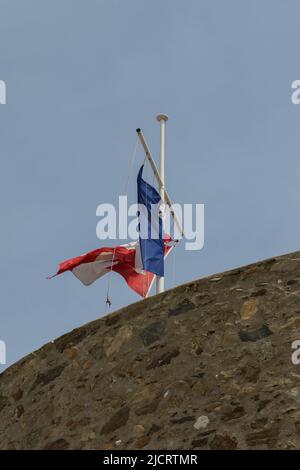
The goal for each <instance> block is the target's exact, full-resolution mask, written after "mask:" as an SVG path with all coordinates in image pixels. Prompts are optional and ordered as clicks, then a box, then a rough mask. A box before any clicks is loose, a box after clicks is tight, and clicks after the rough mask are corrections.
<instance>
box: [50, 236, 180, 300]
mask: <svg viewBox="0 0 300 470" xmlns="http://www.w3.org/2000/svg"><path fill="white" fill-rule="evenodd" d="M170 242H172V239H171V237H169V236H166V237H165V239H164V257H165V258H166V257H167V256H168V254H169V253H170V251H171V250H172V248H173V246H172V245H170V244H169V243H170ZM66 271H71V272H72V273H73V274H74V276H76V277H77V278H78V279H79V280H80V281H81V282H82V284H84V285H85V286H89V285H90V284H93V282H95V281H96V280H97V279H99V278H100V277H102V276H104V275H105V274H108V273H109V272H110V271H115V272H117V273H119V274H120V275H121V276H122V277H123V278H124V279H125V281H126V282H127V285H128V286H129V287H130V288H131V289H133V290H134V291H135V292H136V293H137V294H138V295H140V296H141V297H147V296H148V294H149V291H150V289H151V287H152V284H153V281H154V279H155V274H153V273H152V272H149V271H145V270H144V268H143V264H142V258H141V253H140V247H139V241H136V242H132V243H127V244H125V245H119V246H116V247H103V248H98V249H96V250H93V251H90V252H88V253H85V254H84V255H81V256H77V257H76V258H71V259H68V260H67V261H63V262H62V263H60V265H59V269H58V271H57V273H56V274H55V275H54V276H52V277H55V276H58V275H59V274H62V273H64V272H66Z"/></svg>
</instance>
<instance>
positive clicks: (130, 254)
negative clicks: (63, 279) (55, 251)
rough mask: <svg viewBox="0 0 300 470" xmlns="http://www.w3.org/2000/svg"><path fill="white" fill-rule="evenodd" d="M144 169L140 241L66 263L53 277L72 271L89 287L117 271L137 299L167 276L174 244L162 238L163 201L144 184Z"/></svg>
mask: <svg viewBox="0 0 300 470" xmlns="http://www.w3.org/2000/svg"><path fill="white" fill-rule="evenodd" d="M143 167H144V166H142V167H141V168H140V171H139V173H138V177H137V192H138V205H139V226H140V236H139V240H137V241H134V242H131V243H127V244H125V245H119V246H115V247H103V248H97V249H96V250H93V251H89V252H88V253H85V254H83V255H80V256H77V257H76V258H71V259H68V260H66V261H63V262H62V263H60V264H59V269H58V271H57V273H56V274H54V276H52V277H55V276H58V275H59V274H62V273H64V272H66V271H71V272H72V273H73V274H74V276H76V277H77V278H78V279H79V280H80V281H81V282H82V284H84V285H85V286H89V285H90V284H93V282H95V281H96V280H97V279H99V278H100V277H102V276H104V275H105V274H107V273H109V272H110V271H115V272H117V273H119V274H120V275H121V276H122V277H123V278H124V279H125V281H126V282H127V285H128V286H129V287H130V288H131V289H133V290H134V291H135V292H136V293H137V294H138V295H140V296H142V297H147V296H148V294H149V292H150V289H151V287H152V284H153V281H154V279H155V276H156V275H157V276H163V275H164V259H165V258H166V257H167V256H168V254H169V253H170V251H171V250H172V248H173V245H172V244H171V242H172V241H173V240H172V238H171V237H170V236H169V235H164V236H163V227H162V219H161V217H160V204H161V198H160V195H159V194H158V192H157V191H156V189H155V188H153V186H151V185H150V184H148V183H146V181H144V180H143V178H142V173H143Z"/></svg>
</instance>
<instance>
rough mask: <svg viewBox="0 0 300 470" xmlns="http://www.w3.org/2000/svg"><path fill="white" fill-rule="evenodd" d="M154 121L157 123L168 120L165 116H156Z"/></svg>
mask: <svg viewBox="0 0 300 470" xmlns="http://www.w3.org/2000/svg"><path fill="white" fill-rule="evenodd" d="M156 119H157V120H158V121H167V120H168V119H169V116H168V115H167V114H158V115H157V116H156Z"/></svg>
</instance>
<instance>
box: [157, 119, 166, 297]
mask: <svg viewBox="0 0 300 470" xmlns="http://www.w3.org/2000/svg"><path fill="white" fill-rule="evenodd" d="M156 119H157V120H158V122H159V123H160V152H159V162H160V166H159V174H160V184H159V193H160V197H161V200H162V202H163V203H164V202H165V152H166V122H167V120H168V116H167V115H166V114H159V115H158V116H157V117H156ZM164 290H165V278H164V277H160V276H157V278H156V293H157V294H160V293H161V292H164Z"/></svg>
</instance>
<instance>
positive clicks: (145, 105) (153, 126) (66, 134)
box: [0, 0, 300, 370]
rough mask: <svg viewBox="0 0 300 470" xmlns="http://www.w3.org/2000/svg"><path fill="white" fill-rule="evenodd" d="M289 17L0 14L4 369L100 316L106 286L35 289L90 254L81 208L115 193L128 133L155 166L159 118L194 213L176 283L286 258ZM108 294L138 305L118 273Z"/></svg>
mask: <svg viewBox="0 0 300 470" xmlns="http://www.w3.org/2000/svg"><path fill="white" fill-rule="evenodd" d="M299 18H300V3H299V2H297V1H296V0H295V1H292V0H290V1H289V2H282V1H280V0H264V1H261V0H252V1H249V0H227V1H226V2H224V1H223V0H202V1H199V0H189V1H187V2H182V1H179V0H164V1H161V0H152V1H151V2H149V1H146V0H127V1H124V0H105V1H104V0H89V1H84V0H51V1H50V0H48V1H43V2H41V1H39V0H26V1H20V0H0V79H2V80H5V81H6V84H7V104H6V105H2V106H0V149H1V159H0V191H1V198H0V205H1V212H0V214H1V230H0V242H1V244H0V247H1V248H0V249H1V264H0V278H1V296H0V302H1V310H0V314H1V323H0V339H2V340H5V341H6V344H7V360H8V364H11V363H12V362H14V361H16V360H17V359H19V358H20V357H22V356H23V355H25V354H27V353H29V352H31V351H33V350H34V349H37V348H38V347H40V346H42V345H43V344H44V343H45V342H47V341H49V340H52V339H54V338H55V337H57V336H59V335H61V334H63V333H65V332H67V331H69V330H71V329H72V328H74V327H76V326H79V325H81V324H83V323H86V322H88V321H90V320H93V319H95V318H97V317H99V316H101V315H102V314H103V312H104V297H105V291H106V288H107V281H106V279H105V278H104V279H102V280H99V281H98V282H97V283H95V284H94V285H93V286H91V287H88V288H86V287H84V286H82V285H81V284H80V282H79V281H78V280H77V279H76V278H75V277H73V276H72V274H71V273H67V274H66V275H64V276H62V277H59V278H56V279H54V280H52V281H48V280H46V276H47V275H49V274H52V273H54V272H55V271H56V268H57V264H58V262H60V261H62V260H64V259H67V258H69V257H73V256H77V255H79V254H81V253H84V252H86V251H88V250H91V249H94V248H96V247H98V246H101V242H100V241H99V240H98V239H97V238H96V231H95V229H96V223H97V218H96V215H95V211H96V206H97V205H98V204H99V203H101V202H115V200H116V197H117V196H118V195H119V194H120V192H121V188H122V187H123V185H124V179H125V176H124V175H125V174H126V172H127V169H128V161H129V158H130V156H131V153H132V149H133V147H134V143H135V129H136V127H141V128H142V129H144V131H145V134H146V136H147V140H148V141H149V143H150V144H151V148H152V150H153V153H154V154H156V155H157V151H158V146H159V139H158V131H159V128H158V123H157V122H156V120H155V116H156V114H157V113H158V112H165V113H168V114H169V116H170V120H169V122H168V128H167V132H168V136H167V137H168V148H167V188H168V191H169V193H170V194H171V195H172V197H173V199H174V200H175V201H177V202H200V203H204V204H205V224H206V225H205V247H204V249H203V250H202V251H199V252H191V251H190V252H186V251H184V250H183V248H182V247H179V248H178V252H177V255H176V277H175V283H176V284H181V283H183V282H186V281H188V280H191V279H194V278H199V277H201V276H205V275H208V274H211V273H214V272H218V271H224V270H227V269H230V268H233V267H236V266H239V265H243V264H246V263H250V262H254V261H256V260H258V259H262V258H267V257H270V256H273V255H279V254H283V253H286V252H289V251H293V250H298V249H299V248H300V217H299V212H300V201H299V196H300V186H299V173H300V157H299V129H300V106H295V105H292V103H291V99H290V96H291V88H290V87H291V82H292V81H293V80H295V79H299V78H300V53H299V44H300V28H299ZM142 157H143V156H142V152H141V151H140V152H139V155H138V161H137V162H138V163H140V162H141V160H142ZM135 170H136V168H135ZM135 170H134V171H135ZM134 179H135V175H134V178H133V179H132V181H131V185H130V188H131V189H130V191H132V194H134V191H135V187H134V184H135V183H134ZM169 261H170V262H169V263H168V268H167V270H168V272H169V273H170V274H169V280H167V281H166V284H167V286H169V287H170V285H171V278H172V275H171V271H172V260H171V259H170V260H169ZM111 295H112V301H113V309H116V308H118V307H120V306H123V305H127V304H129V303H132V302H134V301H136V300H138V297H137V296H136V295H135V294H134V293H133V292H131V291H130V290H129V289H128V288H127V286H126V284H125V283H124V281H123V280H122V279H121V278H119V277H118V275H114V277H113V282H112V291H111ZM145 315H146V312H145ZM3 368H4V367H3V366H2V369H3ZM2 369H1V370H2Z"/></svg>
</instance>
